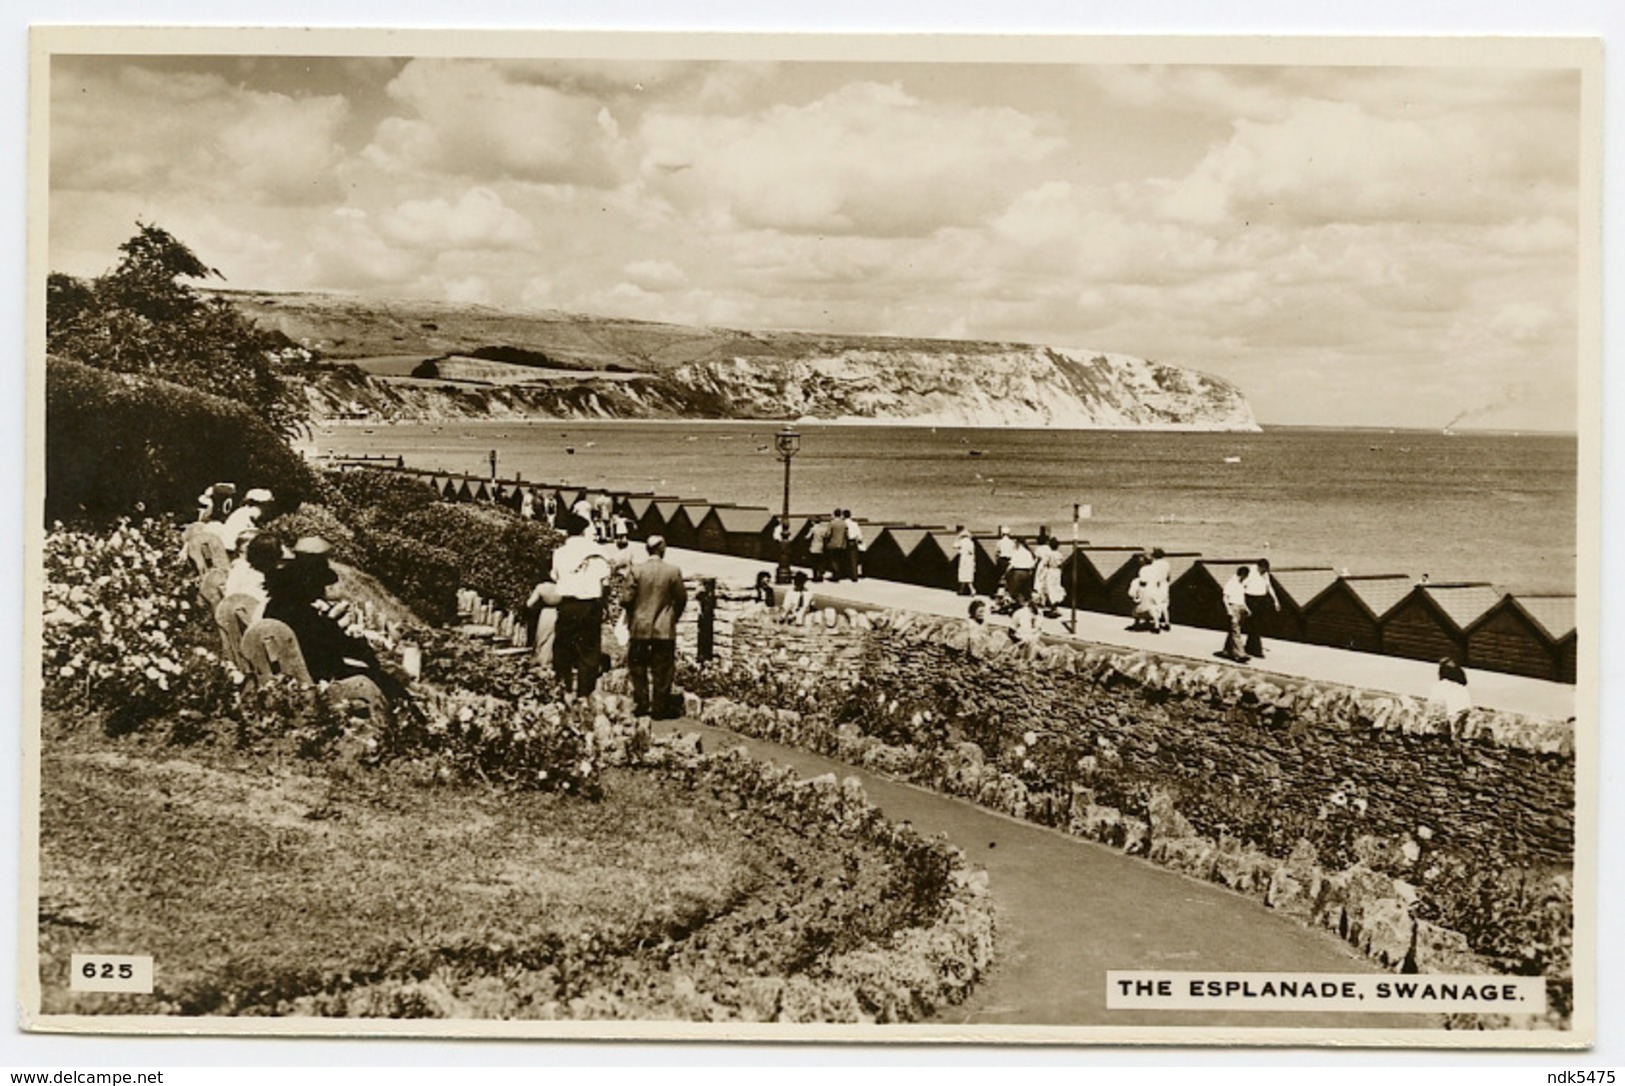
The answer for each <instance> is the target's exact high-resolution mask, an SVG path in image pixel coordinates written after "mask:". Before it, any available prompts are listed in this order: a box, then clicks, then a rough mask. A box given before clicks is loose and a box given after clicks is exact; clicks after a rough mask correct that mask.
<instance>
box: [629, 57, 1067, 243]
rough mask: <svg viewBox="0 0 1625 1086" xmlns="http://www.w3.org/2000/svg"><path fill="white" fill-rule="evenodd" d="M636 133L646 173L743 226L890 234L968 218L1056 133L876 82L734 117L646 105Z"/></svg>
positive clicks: (999, 196) (1008, 187)
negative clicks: (642, 145)
mask: <svg viewBox="0 0 1625 1086" xmlns="http://www.w3.org/2000/svg"><path fill="white" fill-rule="evenodd" d="M641 136H642V138H643V140H644V142H645V146H646V151H645V158H644V168H645V173H646V175H647V176H648V177H649V178H650V179H651V182H652V183H653V184H654V185H655V187H656V188H657V190H660V191H665V192H669V193H671V194H672V195H673V198H674V200H675V201H676V202H678V203H679V204H687V205H689V206H696V205H697V206H699V207H702V208H704V207H711V208H713V209H720V210H723V211H725V212H726V214H727V215H728V217H729V218H730V219H731V220H732V221H734V222H736V223H738V224H739V225H742V226H745V227H754V228H767V229H775V230H781V231H785V232H789V233H805V234H869V235H875V236H888V237H898V236H909V235H918V234H925V233H929V232H931V231H932V230H936V229H938V228H939V227H942V226H947V225H954V224H965V223H970V222H975V221H978V220H979V219H980V218H982V217H983V216H985V215H986V214H988V213H989V212H990V211H992V210H996V209H997V208H999V207H1000V206H1002V204H1003V203H1004V201H1005V200H1006V199H1007V198H1008V197H1009V196H1010V195H1011V194H1012V191H1013V189H1014V188H1015V187H1016V186H1017V185H1019V184H1020V182H1019V181H1018V180H1016V179H1015V178H1016V176H1018V175H1019V174H1020V173H1021V171H1022V170H1023V169H1024V168H1027V167H1031V166H1034V165H1035V164H1037V163H1039V162H1041V161H1043V160H1044V159H1045V158H1047V157H1048V156H1050V155H1051V154H1053V153H1054V152H1056V151H1057V150H1058V149H1059V148H1060V147H1061V144H1062V141H1061V140H1060V138H1059V137H1058V136H1056V135H1054V134H1052V133H1050V132H1049V131H1048V126H1047V124H1046V123H1045V122H1044V121H1043V120H1042V119H1040V118H1037V117H1033V116H1030V115H1028V114H1026V113H1023V112H1020V111H1018V110H1015V109H1010V108H1006V107H997V108H990V107H966V106H960V105H954V104H948V103H942V102H927V101H924V100H922V99H919V98H916V97H913V96H911V95H909V94H907V93H906V92H904V91H903V89H902V88H901V86H900V85H898V84H895V83H875V82H854V83H850V84H848V85H846V86H844V87H841V88H840V89H838V90H836V91H834V92H832V93H830V94H828V95H826V96H824V97H822V98H820V99H818V100H816V101H813V102H809V103H807V104H804V105H779V106H774V107H772V108H770V109H767V110H764V111H761V112H757V113H754V114H749V115H744V116H731V115H714V114H700V113H679V112H675V111H665V110H657V111H652V112H650V113H649V114H648V115H647V116H646V117H645V118H644V121H643V125H642V129H641Z"/></svg>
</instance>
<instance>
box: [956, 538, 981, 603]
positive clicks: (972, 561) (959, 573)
mask: <svg viewBox="0 0 1625 1086" xmlns="http://www.w3.org/2000/svg"><path fill="white" fill-rule="evenodd" d="M954 576H955V578H956V579H957V580H958V582H959V594H960V595H961V596H974V595H976V541H975V540H973V539H972V538H971V537H970V532H968V531H966V529H965V526H964V525H963V524H961V525H960V526H959V534H958V535H957V536H955V537H954Z"/></svg>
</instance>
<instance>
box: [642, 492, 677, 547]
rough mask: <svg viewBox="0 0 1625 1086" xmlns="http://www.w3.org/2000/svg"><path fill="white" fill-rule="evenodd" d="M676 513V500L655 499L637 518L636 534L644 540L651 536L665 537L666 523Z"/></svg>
mask: <svg viewBox="0 0 1625 1086" xmlns="http://www.w3.org/2000/svg"><path fill="white" fill-rule="evenodd" d="M676 512H677V499H676V498H674V497H670V496H663V497H656V498H655V499H654V500H652V501H651V502H649V506H648V508H647V509H645V510H644V511H643V515H642V516H640V517H638V532H639V533H640V534H641V535H642V537H643V538H644V539H648V538H649V537H650V536H652V535H661V536H663V535H665V534H666V522H667V521H668V520H670V519H671V517H672V514H674V513H676Z"/></svg>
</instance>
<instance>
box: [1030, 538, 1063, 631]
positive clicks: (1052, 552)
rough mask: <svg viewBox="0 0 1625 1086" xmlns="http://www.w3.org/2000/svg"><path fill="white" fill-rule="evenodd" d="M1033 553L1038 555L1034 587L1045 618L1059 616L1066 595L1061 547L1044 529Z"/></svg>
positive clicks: (1034, 573)
mask: <svg viewBox="0 0 1625 1086" xmlns="http://www.w3.org/2000/svg"><path fill="white" fill-rule="evenodd" d="M1033 554H1035V555H1036V556H1037V557H1038V568H1037V569H1036V570H1035V571H1034V572H1033V587H1034V591H1035V593H1036V595H1037V597H1038V602H1039V605H1040V606H1041V607H1042V608H1043V611H1044V617H1045V618H1059V617H1060V615H1061V610H1060V608H1061V602H1062V600H1063V599H1065V596H1066V592H1065V589H1064V588H1063V586H1062V584H1061V548H1060V546H1059V544H1057V543H1056V541H1055V539H1054V538H1053V537H1052V536H1051V535H1050V534H1049V532H1048V531H1047V530H1042V531H1040V532H1039V535H1038V545H1037V546H1036V547H1034V548H1033Z"/></svg>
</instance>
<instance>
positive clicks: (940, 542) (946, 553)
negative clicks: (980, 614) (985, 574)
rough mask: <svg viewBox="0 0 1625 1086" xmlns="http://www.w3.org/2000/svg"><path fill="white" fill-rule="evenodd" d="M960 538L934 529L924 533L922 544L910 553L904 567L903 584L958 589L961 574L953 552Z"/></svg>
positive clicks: (955, 534)
mask: <svg viewBox="0 0 1625 1086" xmlns="http://www.w3.org/2000/svg"><path fill="white" fill-rule="evenodd" d="M957 536H958V533H957V532H949V531H941V530H935V529H927V530H925V531H923V532H921V533H920V540H919V542H917V543H915V544H914V549H913V550H911V551H909V553H908V559H907V561H906V562H905V563H904V565H903V573H904V577H903V580H904V582H905V583H907V584H917V585H922V586H924V587H926V588H946V589H949V590H950V591H951V590H954V589H957V588H958V587H959V571H958V565H957V562H958V559H957V557H956V554H955V551H954V540H955V539H956V538H957Z"/></svg>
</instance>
